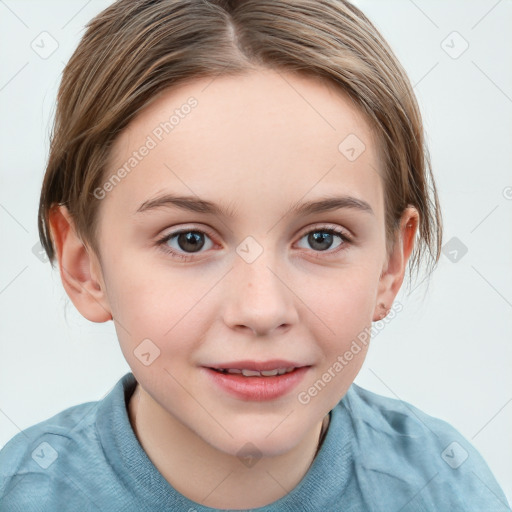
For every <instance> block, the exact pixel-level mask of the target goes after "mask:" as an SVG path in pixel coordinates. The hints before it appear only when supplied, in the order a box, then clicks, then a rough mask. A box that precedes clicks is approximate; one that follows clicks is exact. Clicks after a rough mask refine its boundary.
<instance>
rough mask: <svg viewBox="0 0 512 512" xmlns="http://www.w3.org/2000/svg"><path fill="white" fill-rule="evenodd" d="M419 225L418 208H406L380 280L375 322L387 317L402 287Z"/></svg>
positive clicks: (374, 315) (374, 314) (374, 316)
mask: <svg viewBox="0 0 512 512" xmlns="http://www.w3.org/2000/svg"><path fill="white" fill-rule="evenodd" d="M418 223H419V214H418V211H417V210H416V208H414V207H412V206H411V207H408V208H406V209H405V211H404V213H403V214H402V218H401V220H400V228H399V230H398V233H397V234H396V238H395V240H394V244H393V248H392V250H391V253H390V254H389V255H388V258H387V261H386V263H385V265H384V268H383V270H382V273H381V276H380V279H379V286H378V292H377V298H376V302H375V310H374V313H373V320H372V321H373V322H377V321H378V320H382V319H383V318H384V317H386V315H387V314H388V313H389V310H390V309H391V305H392V304H393V301H394V300H395V297H396V295H397V293H398V291H399V290H400V287H401V286H402V282H403V280H404V275H405V270H406V268H407V262H408V261H409V257H410V255H411V252H412V249H413V247H414V237H415V235H416V231H417V228H418Z"/></svg>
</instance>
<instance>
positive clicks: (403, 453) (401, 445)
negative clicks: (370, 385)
mask: <svg viewBox="0 0 512 512" xmlns="http://www.w3.org/2000/svg"><path fill="white" fill-rule="evenodd" d="M338 405H339V406H342V407H345V408H346V409H347V410H348V412H349V415H350V418H351V421H352V425H353V429H354V456H355V460H356V461H357V462H356V464H357V466H358V468H359V473H358V474H359V476H360V477H361V479H363V480H365V481H363V482H361V486H362V487H364V486H365V485H366V486H368V487H372V486H373V488H375V486H380V487H382V488H383V489H386V488H387V489H388V492H387V494H395V496H394V497H392V498H391V499H394V500H395V501H394V506H396V498H397V496H399V495H400V494H401V495H402V500H403V501H404V505H405V503H408V505H407V507H405V508H404V512H405V510H418V511H423V510H440V509H443V507H447V508H445V509H446V510H448V509H449V510H461V511H462V510H463V511H465V512H466V511H470V510H475V511H476V510H486V511H489V512H490V511H494V510H495V511H508V510H510V508H509V507H508V505H507V500H506V498H505V495H504V493H503V491H502V490H501V488H500V487H499V485H498V483H497V482H496V479H495V478H494V476H493V474H492V472H491V471H490V469H489V467H488V465H487V463H486V462H485V460H484V459H483V457H482V456H481V455H480V453H479V452H478V451H477V450H476V448H475V447H474V446H473V445H472V444H471V443H470V442H469V441H468V440H467V439H466V438H465V437H464V436H462V434H461V433H460V432H459V431H458V430H457V429H455V428H454V427H453V426H452V425H450V424H449V423H447V422H446V421H444V420H442V419H440V418H436V417H433V416H430V415H428V414H426V413H425V412H423V411H421V410H420V409H418V408H417V407H415V406H414V405H412V404H410V403H408V402H405V401H403V400H398V399H394V398H389V397H385V396H382V395H379V394H377V393H374V392H372V391H369V390H367V389H364V388H362V387H360V386H358V385H357V384H355V383H353V384H352V385H351V387H350V388H349V390H348V392H347V393H346V395H345V396H344V397H343V399H342V400H341V401H340V403H339V404H338ZM363 475H364V476H363ZM389 490H391V491H389ZM369 492H372V491H371V490H370V491H369ZM385 494H386V492H385ZM406 500H408V501H406ZM408 507H410V508H408Z"/></svg>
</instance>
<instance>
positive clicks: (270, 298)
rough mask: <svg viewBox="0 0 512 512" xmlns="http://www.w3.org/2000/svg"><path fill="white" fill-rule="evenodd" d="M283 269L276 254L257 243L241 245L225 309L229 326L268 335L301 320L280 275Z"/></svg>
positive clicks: (238, 249) (248, 241)
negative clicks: (298, 319)
mask: <svg viewBox="0 0 512 512" xmlns="http://www.w3.org/2000/svg"><path fill="white" fill-rule="evenodd" d="M282 268H283V265H279V264H278V258H276V257H275V255H274V253H273V252H272V251H271V250H270V249H268V248H267V249H265V250H263V247H261V246H260V247H259V248H258V246H257V245H256V242H255V241H254V240H246V241H244V242H242V243H241V244H240V245H239V246H238V248H237V255H236V257H235V261H234V268H233V272H231V277H230V282H229V284H228V286H229V288H230V291H229V300H228V304H227V305H226V309H225V322H226V324H227V325H228V326H229V327H232V328H242V327H245V328H249V329H251V330H252V331H254V332H256V333H258V334H261V335H265V334H270V333H271V332H272V331H273V330H274V329H276V328H278V327H281V326H286V327H289V326H290V325H292V324H293V323H295V322H296V321H297V318H298V315H297V311H296V309H295V302H294V298H293V297H294V295H293V293H292V292H291V291H290V289H289V288H288V287H287V286H286V284H285V282H286V280H285V278H284V276H282V275H280V274H281V273H283V272H282V270H281V269H282Z"/></svg>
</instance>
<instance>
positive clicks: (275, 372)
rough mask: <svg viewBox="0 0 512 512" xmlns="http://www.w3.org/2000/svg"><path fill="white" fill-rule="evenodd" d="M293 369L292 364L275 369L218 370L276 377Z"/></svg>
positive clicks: (246, 375) (253, 375)
mask: <svg viewBox="0 0 512 512" xmlns="http://www.w3.org/2000/svg"><path fill="white" fill-rule="evenodd" d="M293 370H295V367H294V366H290V367H289V368H276V369H275V370H263V371H261V372H259V371H257V370H246V369H242V370H239V369H238V368H229V369H222V368H219V370H218V371H220V372H222V373H233V374H235V373H236V374H242V375H243V376H244V377H275V376H276V375H284V374H285V373H290V372H292V371H293Z"/></svg>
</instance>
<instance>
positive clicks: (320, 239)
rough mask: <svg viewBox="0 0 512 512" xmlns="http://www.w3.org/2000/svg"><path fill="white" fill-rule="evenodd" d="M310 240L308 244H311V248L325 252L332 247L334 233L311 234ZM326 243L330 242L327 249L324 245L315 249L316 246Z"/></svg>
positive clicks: (318, 232) (317, 232)
mask: <svg viewBox="0 0 512 512" xmlns="http://www.w3.org/2000/svg"><path fill="white" fill-rule="evenodd" d="M320 233H321V234H320ZM308 238H309V240H308V242H309V243H310V245H311V247H313V248H314V249H317V250H319V251H325V250H327V249H329V247H330V246H331V245H332V233H327V232H326V231H316V232H315V233H311V234H310V235H309V237H308ZM326 241H327V242H328V243H327V247H326V246H322V245H320V246H318V245H317V246H316V247H315V244H322V243H324V244H325V242H326Z"/></svg>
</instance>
